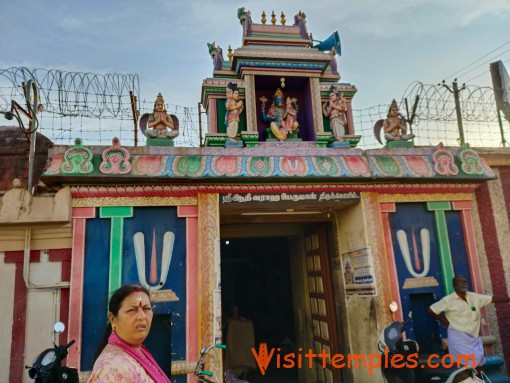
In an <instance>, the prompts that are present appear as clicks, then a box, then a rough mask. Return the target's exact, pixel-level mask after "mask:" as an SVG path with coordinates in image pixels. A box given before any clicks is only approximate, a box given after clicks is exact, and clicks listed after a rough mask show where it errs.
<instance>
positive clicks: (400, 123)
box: [383, 99, 415, 141]
mask: <svg viewBox="0 0 510 383" xmlns="http://www.w3.org/2000/svg"><path fill="white" fill-rule="evenodd" d="M383 128H384V138H385V139H386V141H408V140H412V139H413V138H414V137H415V136H414V134H407V127H406V123H405V120H404V119H402V118H401V117H400V116H399V114H398V105H397V101H396V100H395V99H393V101H392V102H391V105H390V109H389V111H388V116H387V118H386V119H385V120H384V122H383Z"/></svg>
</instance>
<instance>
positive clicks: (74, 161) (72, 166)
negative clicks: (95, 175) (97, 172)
mask: <svg viewBox="0 0 510 383" xmlns="http://www.w3.org/2000/svg"><path fill="white" fill-rule="evenodd" d="M81 142H82V141H81V138H77V139H76V140H74V146H73V147H72V148H70V149H68V150H67V151H66V152H65V154H64V163H63V164H62V167H61V170H62V173H64V174H89V173H92V172H93V171H94V165H92V152H91V151H90V150H89V149H87V148H85V147H83V146H82V144H81Z"/></svg>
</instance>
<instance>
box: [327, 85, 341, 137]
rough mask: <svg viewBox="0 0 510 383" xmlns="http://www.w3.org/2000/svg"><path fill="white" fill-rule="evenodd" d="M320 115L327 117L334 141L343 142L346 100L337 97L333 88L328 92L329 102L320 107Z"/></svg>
mask: <svg viewBox="0 0 510 383" xmlns="http://www.w3.org/2000/svg"><path fill="white" fill-rule="evenodd" d="M322 113H324V116H325V117H329V127H330V128H331V131H332V132H333V136H335V140H336V141H343V139H344V136H345V134H346V132H347V115H346V113H347V100H346V99H345V97H344V96H343V95H340V97H339V96H338V93H337V91H336V89H335V87H334V86H331V88H330V91H329V101H328V102H325V103H324V104H323V105H322Z"/></svg>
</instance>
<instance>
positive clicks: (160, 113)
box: [144, 93, 179, 139]
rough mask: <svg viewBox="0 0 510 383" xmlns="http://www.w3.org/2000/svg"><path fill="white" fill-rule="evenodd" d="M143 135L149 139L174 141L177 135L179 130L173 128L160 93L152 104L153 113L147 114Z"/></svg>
mask: <svg viewBox="0 0 510 383" xmlns="http://www.w3.org/2000/svg"><path fill="white" fill-rule="evenodd" d="M144 133H145V135H146V136H147V137H150V138H169V139H174V138H175V137H177V136H178V135H179V130H178V129H177V127H176V126H174V122H173V119H172V117H171V116H170V115H169V114H167V112H166V107H165V100H164V98H163V96H162V95H161V93H158V96H157V97H156V101H155V102H154V111H153V112H152V113H150V114H149V120H148V123H147V129H146V130H145V132H144Z"/></svg>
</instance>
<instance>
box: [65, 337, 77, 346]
mask: <svg viewBox="0 0 510 383" xmlns="http://www.w3.org/2000/svg"><path fill="white" fill-rule="evenodd" d="M74 343H75V340H74V339H73V340H72V341H70V342H69V343H68V344H67V345H66V348H69V347H71V346H72V345H73V344H74Z"/></svg>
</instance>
